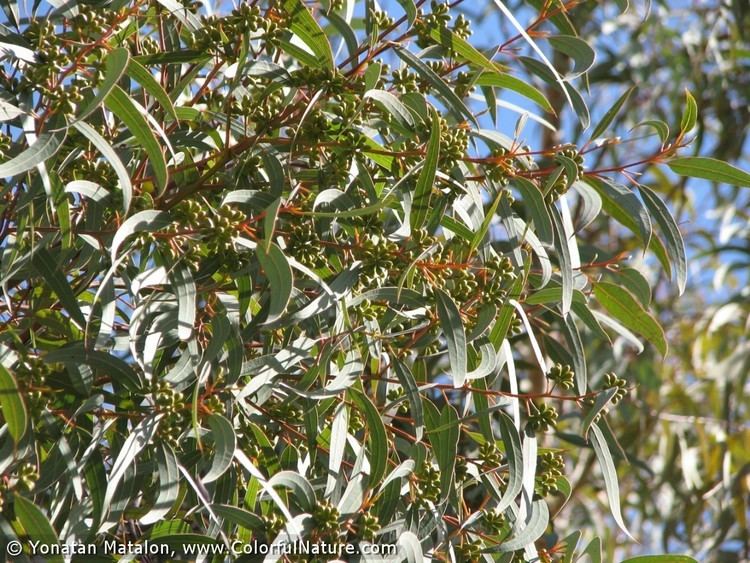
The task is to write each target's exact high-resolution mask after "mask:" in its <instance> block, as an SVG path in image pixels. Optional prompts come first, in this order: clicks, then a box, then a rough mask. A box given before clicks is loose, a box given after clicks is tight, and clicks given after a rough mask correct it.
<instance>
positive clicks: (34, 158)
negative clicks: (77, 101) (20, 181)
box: [0, 129, 67, 178]
mask: <svg viewBox="0 0 750 563" xmlns="http://www.w3.org/2000/svg"><path fill="white" fill-rule="evenodd" d="M66 134H67V129H63V130H61V131H57V132H55V133H42V134H41V135H39V136H38V137H37V139H36V141H35V142H34V144H33V145H31V146H30V147H28V148H27V149H26V150H24V151H22V152H21V153H20V154H18V155H16V156H14V157H13V158H11V159H10V160H9V161H7V162H3V163H2V164H0V178H9V177H11V176H16V175H18V174H22V173H24V172H27V171H28V170H31V169H32V168H34V167H35V166H37V165H39V164H43V163H44V162H45V161H46V160H47V159H49V158H52V157H53V156H55V154H57V151H59V150H60V147H61V146H62V144H63V142H64V141H65V136H66Z"/></svg>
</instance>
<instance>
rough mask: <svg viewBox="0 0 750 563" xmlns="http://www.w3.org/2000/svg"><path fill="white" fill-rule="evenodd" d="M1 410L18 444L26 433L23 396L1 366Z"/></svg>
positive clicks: (9, 430)
mask: <svg viewBox="0 0 750 563" xmlns="http://www.w3.org/2000/svg"><path fill="white" fill-rule="evenodd" d="M0 408H2V412H3V418H4V419H5V424H7V425H8V432H9V433H10V436H11V438H13V441H14V442H15V443H18V442H19V441H20V440H21V438H23V435H24V434H25V433H26V426H27V424H28V422H27V415H26V405H25V404H24V401H23V396H22V395H21V392H20V391H19V389H18V384H17V383H16V379H15V378H14V377H13V375H12V374H11V373H10V372H9V371H8V370H7V369H5V366H3V365H2V364H0Z"/></svg>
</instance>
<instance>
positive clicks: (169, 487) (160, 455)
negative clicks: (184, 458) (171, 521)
mask: <svg viewBox="0 0 750 563" xmlns="http://www.w3.org/2000/svg"><path fill="white" fill-rule="evenodd" d="M156 465H157V467H158V471H159V496H157V497H156V500H155V501H154V504H153V506H152V508H151V510H150V511H149V512H148V514H146V515H144V516H143V518H141V519H140V523H141V525H144V526H146V525H149V524H155V523H156V522H159V521H160V520H161V519H162V518H164V516H166V515H167V513H168V512H169V511H170V510H171V509H172V506H173V505H174V503H175V501H176V500H177V498H178V497H179V495H180V470H179V467H178V465H177V456H176V455H175V453H174V452H173V451H172V448H170V447H169V446H166V445H164V444H162V445H160V446H159V447H158V448H157V450H156Z"/></svg>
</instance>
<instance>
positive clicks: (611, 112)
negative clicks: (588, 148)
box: [591, 86, 635, 139]
mask: <svg viewBox="0 0 750 563" xmlns="http://www.w3.org/2000/svg"><path fill="white" fill-rule="evenodd" d="M633 90H635V86H633V87H632V88H628V89H627V90H626V91H625V93H624V94H623V95H622V96H620V97H619V98H618V100H617V101H616V102H615V103H614V104H613V105H612V107H611V108H609V109H608V110H607V113H605V114H604V117H602V120H601V121H600V122H599V123H598V124H597V126H596V127H595V128H594V132H593V133H591V138H592V139H597V138H599V137H601V135H602V133H604V132H605V131H606V130H607V127H609V125H610V123H612V121H613V120H614V118H615V117H617V114H618V113H620V110H621V109H622V106H624V105H625V102H627V101H628V99H629V98H630V94H632V93H633Z"/></svg>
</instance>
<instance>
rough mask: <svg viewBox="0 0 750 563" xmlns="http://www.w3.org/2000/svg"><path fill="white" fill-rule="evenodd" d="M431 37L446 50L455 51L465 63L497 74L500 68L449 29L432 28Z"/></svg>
mask: <svg viewBox="0 0 750 563" xmlns="http://www.w3.org/2000/svg"><path fill="white" fill-rule="evenodd" d="M430 37H432V38H433V39H434V40H435V41H436V42H437V43H438V44H439V45H442V46H443V47H444V48H445V49H450V50H452V51H455V52H456V53H458V54H459V56H460V57H462V58H463V59H464V60H465V61H467V62H470V63H472V64H475V65H477V66H478V67H480V68H482V69H484V70H487V71H489V72H497V71H498V70H499V68H500V67H499V66H498V65H496V64H495V63H493V62H492V61H490V60H489V59H488V58H487V57H485V56H484V55H483V54H482V53H481V52H479V51H478V50H477V49H476V48H475V47H474V46H473V45H472V44H471V43H469V42H468V41H466V40H465V39H463V38H461V37H459V36H458V35H456V34H455V33H454V32H453V31H451V30H450V29H448V28H447V27H432V28H431V29H430Z"/></svg>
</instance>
